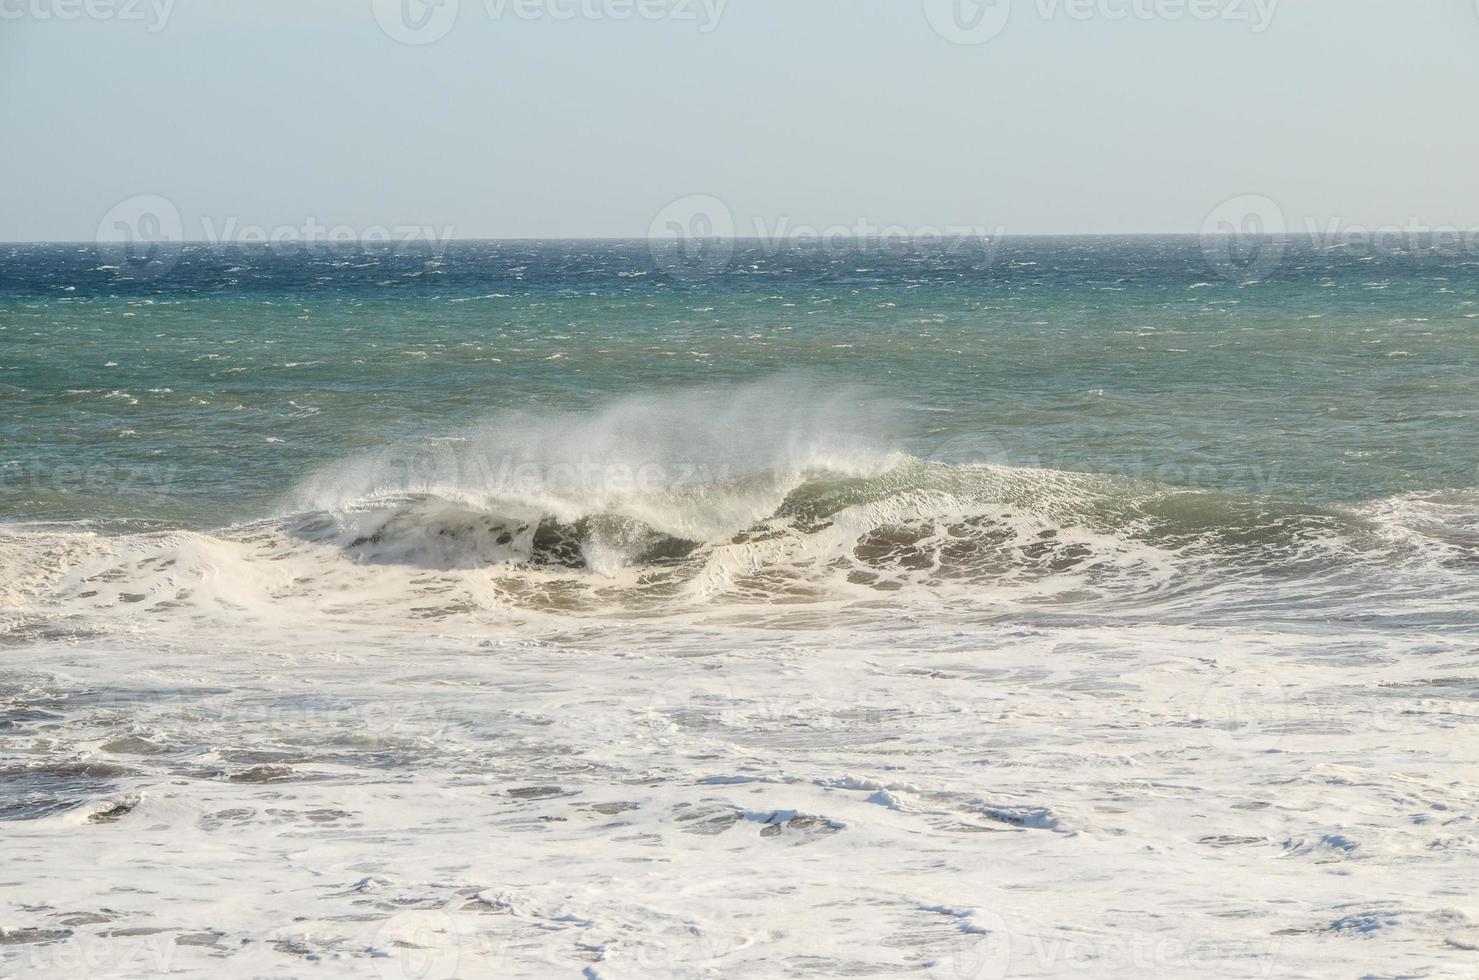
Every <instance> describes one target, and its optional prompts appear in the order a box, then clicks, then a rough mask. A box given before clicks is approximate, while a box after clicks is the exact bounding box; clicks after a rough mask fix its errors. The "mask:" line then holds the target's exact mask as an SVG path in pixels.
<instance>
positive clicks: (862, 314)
mask: <svg viewBox="0 0 1479 980" xmlns="http://www.w3.org/2000/svg"><path fill="white" fill-rule="evenodd" d="M657 259H658V260H657V261H654V257H653V254H652V253H651V251H650V250H649V249H648V247H647V245H646V244H645V243H610V242H600V243H598V242H551V243H454V244H453V245H451V246H450V247H449V248H448V250H447V251H446V252H445V253H440V254H431V253H428V252H415V251H400V252H397V251H394V250H390V249H385V250H374V249H370V250H367V249H361V248H356V249H345V250H341V251H338V252H329V251H323V250H319V251H316V252H311V253H306V254H305V253H303V252H301V251H293V250H279V251H273V250H270V249H266V248H231V249H224V250H221V249H211V248H207V247H205V246H186V247H184V249H183V250H181V251H179V252H175V253H169V254H167V255H164V256H163V257H162V258H160V259H159V260H157V261H156V262H155V263H153V264H151V265H149V266H144V267H139V266H133V267H130V266H127V265H125V266H122V267H120V266H117V265H116V264H113V263H110V262H109V261H107V257H106V256H100V255H99V254H98V253H97V252H96V250H95V249H92V248H89V247H84V246H8V247H6V251H4V252H0V407H3V409H4V410H3V412H0V630H3V632H0V655H3V656H4V657H6V664H7V666H6V667H5V668H4V670H3V672H0V681H3V683H0V709H3V716H0V717H3V721H0V724H3V726H4V727H3V729H0V732H3V735H4V741H3V743H0V744H3V746H4V748H3V750H0V751H3V752H4V761H3V766H4V776H5V779H4V783H3V787H0V825H3V826H5V827H7V828H8V830H7V836H8V837H11V838H12V839H14V840H16V841H18V842H19V841H24V842H25V847H26V855H25V856H24V857H19V858H17V859H16V860H15V861H14V862H12V867H13V873H12V874H11V875H10V876H9V878H10V879H11V880H10V881H9V882H7V883H5V884H3V885H0V901H3V902H4V903H5V905H4V909H5V912H4V919H3V920H0V925H3V926H4V928H5V929H6V930H7V931H6V932H3V933H0V956H6V957H11V958H13V959H14V962H15V963H17V964H19V966H18V968H26V969H29V970H34V971H37V972H50V973H55V974H57V975H62V974H68V975H76V972H75V970H76V968H77V966H78V964H79V963H90V964H92V967H91V969H93V971H94V972H101V973H105V974H108V975H116V974H120V973H122V974H130V975H132V974H139V975H142V974H144V973H152V972H157V970H158V969H161V968H176V969H195V968H199V967H200V965H201V964H203V963H210V964H212V966H211V968H212V969H218V970H219V969H225V970H227V971H229V972H233V973H240V974H242V975H260V974H263V973H294V972H300V971H302V970H304V969H307V968H308V965H309V963H312V964H316V966H315V968H320V969H332V970H341V969H342V970H343V971H344V972H355V971H357V970H363V969H365V968H366V967H367V966H369V967H374V968H379V969H381V971H382V973H385V972H386V971H390V973H389V975H395V976H429V975H453V974H456V975H478V974H481V973H497V974H500V975H532V976H542V975H551V974H560V973H562V972H563V973H567V974H570V975H578V974H579V973H580V971H582V970H585V971H588V973H589V974H590V975H597V976H652V975H674V976H693V975H705V974H713V975H724V976H733V975H755V976H774V975H778V974H795V975H809V974H828V975H845V976H853V975H860V974H865V973H873V974H876V975H899V974H904V973H918V974H920V975H938V976H982V977H984V976H1007V975H1024V976H1032V975H1063V974H1066V973H1072V972H1075V970H1078V969H1081V968H1082V967H1083V964H1084V963H1092V964H1095V966H1094V972H1095V973H1096V975H1111V974H1123V975H1143V973H1144V971H1145V970H1146V969H1156V970H1158V971H1159V972H1162V973H1166V974H1177V973H1189V972H1198V973H1202V974H1212V975H1227V976H1246V975H1249V974H1250V973H1263V974H1266V975H1326V973H1325V971H1327V970H1329V969H1331V967H1332V964H1339V965H1341V966H1348V967H1349V968H1350V969H1353V970H1354V969H1359V970H1361V971H1363V972H1368V973H1370V972H1380V971H1379V970H1376V969H1374V967H1378V966H1380V965H1381V964H1383V963H1388V962H1389V963H1391V964H1397V963H1402V964H1404V968H1406V967H1414V964H1416V965H1417V966H1420V967H1421V968H1422V969H1427V970H1428V971H1429V972H1433V973H1434V975H1437V973H1441V972H1442V971H1453V970H1458V971H1460V972H1461V971H1462V970H1463V969H1466V968H1467V967H1466V965H1465V964H1467V965H1468V966H1473V965H1474V963H1473V961H1472V957H1473V955H1474V954H1473V953H1472V949H1473V948H1474V946H1475V945H1476V944H1479V927H1476V926H1474V925H1473V924H1472V923H1471V916H1472V917H1479V907H1470V904H1471V903H1470V898H1469V896H1470V895H1472V893H1473V888H1472V887H1471V886H1472V885H1473V884H1474V879H1475V877H1476V875H1475V869H1474V864H1473V857H1472V850H1473V834H1474V830H1473V827H1472V826H1471V824H1472V822H1473V817H1472V813H1473V811H1474V806H1473V804H1474V803H1475V799H1474V796H1475V794H1474V793H1473V792H1472V788H1471V787H1468V786H1466V785H1465V784H1463V783H1461V782H1458V781H1456V780H1457V779H1458V776H1457V773H1458V772H1459V771H1460V769H1461V767H1464V766H1468V765H1472V763H1473V761H1474V760H1473V757H1472V756H1473V753H1472V752H1471V751H1470V750H1469V748H1468V746H1469V745H1470V744H1472V741H1473V740H1472V738H1469V737H1468V736H1469V728H1468V725H1469V723H1470V721H1471V719H1472V718H1473V717H1474V712H1473V711H1472V710H1470V709H1471V707H1472V705H1473V704H1474V703H1475V700H1474V699H1475V697H1476V695H1479V674H1476V671H1475V666H1474V634H1475V627H1476V626H1479V614H1476V612H1475V610H1476V609H1479V603H1476V599H1479V579H1476V573H1479V442H1476V440H1475V439H1474V433H1475V420H1476V412H1479V385H1476V383H1475V382H1476V372H1479V340H1476V339H1475V338H1476V331H1479V326H1476V324H1479V285H1476V279H1475V272H1476V268H1479V263H1476V262H1475V261H1474V260H1473V259H1472V258H1471V257H1469V256H1468V255H1466V254H1454V253H1452V252H1450V251H1445V250H1444V249H1442V248H1440V247H1434V246H1430V245H1424V244H1423V243H1421V242H1414V243H1410V244H1409V246H1408V247H1406V248H1403V249H1396V250H1393V249H1386V250H1384V251H1381V252H1373V251H1370V250H1363V249H1361V248H1358V247H1349V246H1344V247H1327V246H1322V245H1318V244H1315V243H1309V242H1291V243H1289V244H1288V246H1287V248H1286V249H1285V251H1284V255H1283V260H1282V262H1281V263H1279V264H1277V265H1276V266H1273V267H1272V268H1268V269H1262V268H1261V269H1260V270H1259V272H1260V274H1259V275H1258V276H1257V277H1253V276H1251V275H1250V276H1242V277H1239V276H1233V277H1227V276H1224V275H1220V274H1219V268H1218V267H1217V263H1209V262H1208V260H1207V257H1206V256H1205V255H1204V253H1203V251H1202V249H1201V247H1200V244H1199V243H1198V242H1197V241H1196V240H1194V239H1165V240H1158V239H1125V240H1111V239H1040V240H1033V239H1021V240H1007V241H1006V242H1004V243H1001V244H1000V246H999V247H993V250H992V251H991V252H989V253H988V254H986V255H983V254H982V253H981V252H980V251H979V250H974V251H973V250H971V249H969V248H965V249H963V248H960V247H955V246H952V245H950V244H949V243H935V244H932V245H918V246H916V245H905V244H900V243H893V244H891V245H880V244H868V243H860V244H855V245H853V246H850V247H848V248H845V249H843V248H836V247H831V248H828V247H823V246H820V245H818V246H814V247H807V248H799V247H790V248H784V249H774V248H768V247H766V246H764V245H763V244H761V243H739V244H738V245H737V246H736V248H735V250H734V252H733V254H732V255H731V256H730V257H729V258H728V261H727V262H726V263H725V264H724V265H722V266H711V267H700V268H696V269H695V268H683V269H675V268H674V266H673V265H672V264H671V263H669V262H667V261H665V260H664V257H663V256H662V254H661V253H659V255H658V256H657ZM987 259H989V261H987ZM1222 271H1225V270H1222ZM98 861H103V862H105V865H104V866H105V867H106V868H108V869H111V870H108V871H106V872H97V871H95V870H88V869H93V868H95V867H96V866H97V862H98ZM232 868H234V869H238V870H228V869H232ZM225 880H232V881H236V882H237V884H236V885H233V886H231V887H230V888H229V889H225V891H227V892H231V894H229V895H228V894H224V893H223V886H222V884H221V883H222V882H223V881H225ZM1209 880H1217V881H1219V882H1222V883H1223V885H1221V886H1219V888H1218V889H1217V890H1216V892H1215V893H1214V892H1211V891H1208V890H1207V882H1208V881H1209ZM1378 896H1379V897H1378ZM417 970H420V971H422V972H419V973H418V972H415V971H417ZM1435 971H1436V972H1435ZM1456 975H1457V974H1456Z"/></svg>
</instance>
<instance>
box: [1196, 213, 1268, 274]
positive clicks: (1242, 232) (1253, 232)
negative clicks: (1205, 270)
mask: <svg viewBox="0 0 1479 980" xmlns="http://www.w3.org/2000/svg"><path fill="white" fill-rule="evenodd" d="M1286 230H1287V225H1286V224H1285V221H1284V211H1283V209H1282V208H1280V207H1279V205H1278V204H1277V203H1275V202H1274V201H1272V200H1270V199H1269V198H1266V197H1263V196H1262V195H1259V194H1244V195H1242V196H1241V197H1234V198H1231V199H1229V200H1227V201H1224V202H1222V204H1220V205H1218V206H1217V208H1216V209H1214V210H1213V211H1212V213H1211V214H1209V215H1207V220H1206V221H1204V222H1202V234H1201V241H1202V255H1203V256H1205V257H1206V259H1207V264H1208V265H1209V266H1210V267H1211V268H1212V271H1213V272H1215V273H1217V275H1219V276H1222V277H1223V278H1224V279H1229V280H1232V281H1234V282H1246V281H1249V280H1255V279H1262V278H1263V277H1264V276H1266V275H1268V274H1269V273H1270V272H1272V271H1273V270H1274V269H1275V268H1277V267H1278V265H1279V263H1280V262H1282V261H1283V260H1284V249H1285V247H1286V246H1287V242H1286V241H1285V238H1284V232H1285V231H1286Z"/></svg>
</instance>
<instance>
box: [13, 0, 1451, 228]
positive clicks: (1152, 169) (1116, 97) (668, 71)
mask: <svg viewBox="0 0 1479 980" xmlns="http://www.w3.org/2000/svg"><path fill="white" fill-rule="evenodd" d="M59 2H60V3H69V2H70V3H79V4H80V3H81V2H82V0H0V8H3V9H4V10H5V12H6V17H5V19H3V20H0V85H3V90H4V97H3V98H0V134H3V136H0V138H3V153H0V239H5V240H12V241H14V240H33V239H54V240H85V239H91V238H92V237H93V236H94V234H95V233H96V229H97V225H98V222H99V220H100V219H101V218H102V216H103V215H104V214H106V213H107V212H108V211H109V209H110V208H113V207H114V206H115V205H117V204H118V203H119V202H120V201H121V200H124V199H126V198H128V197H130V196H131V195H138V194H157V195H162V196H163V197H165V198H167V199H168V200H170V201H172V202H174V204H175V205H176V206H177V207H178V209H179V211H180V213H181V215H182V221H183V223H184V226H185V228H186V231H187V236H186V237H192V238H195V237H200V236H199V234H198V231H199V229H200V227H201V222H202V221H203V220H210V221H213V222H216V223H217V226H218V227H219V226H220V225H221V224H223V223H225V222H228V221H230V220H233V219H234V220H235V221H237V222H239V223H242V224H256V225H260V226H263V227H268V228H270V227H273V226H277V225H288V226H300V225H302V224H303V223H304V222H305V221H306V220H308V219H310V218H312V219H315V220H316V221H318V222H322V223H325V224H329V225H334V224H345V225H349V226H354V227H364V226H369V225H387V226H389V225H412V224H415V225H420V224H425V225H431V226H437V227H439V228H440V227H444V226H446V227H451V228H452V229H453V230H454V232H455V234H456V235H457V236H459V237H555V236H640V235H643V234H645V233H646V232H647V229H648V227H649V224H650V223H651V222H652V220H653V217H654V215H656V214H657V213H658V212H659V211H661V210H662V209H663V208H664V206H665V205H667V204H668V203H669V202H671V201H672V200H673V199H675V198H677V197H680V196H682V195H685V194H707V195H713V196H715V197H717V198H719V199H721V200H723V201H724V202H726V204H727V205H728V206H729V207H730V208H731V209H732V210H733V212H734V215H735V221H736V225H737V228H738V229H739V230H740V232H741V233H745V232H748V231H751V230H753V227H754V226H753V222H754V220H755V219H756V218H757V217H758V218H759V219H760V220H761V221H763V222H766V223H767V226H768V227H774V226H775V224H776V223H777V222H779V221H780V220H782V219H784V220H787V221H789V222H791V224H792V225H793V226H794V225H797V224H809V225H813V226H816V227H826V226H830V225H839V224H840V225H852V224H854V223H855V222H856V221H857V220H858V219H859V218H862V219H866V220H867V221H869V222H873V223H876V224H877V225H880V226H882V225H889V224H898V225H901V226H904V227H906V228H913V227H919V226H928V225H940V226H944V225H952V224H966V223H973V224H980V225H983V226H989V227H1004V228H1005V229H1007V230H1008V231H1009V233H1013V234H1027V233H1058V232H1159V231H1184V232H1195V231H1198V230H1199V228H1200V227H1201V226H1202V223H1203V221H1204V219H1205V218H1206V216H1207V215H1208V213H1209V212H1211V211H1212V210H1213V209H1214V208H1216V206H1217V205H1218V204H1219V203H1220V202H1222V201H1224V200H1226V199H1227V198H1230V197H1233V196H1235V195H1240V194H1259V195H1264V196H1267V197H1269V198H1271V199H1273V200H1275V201H1277V202H1278V203H1279V205H1280V207H1282V209H1283V210H1284V211H1285V213H1286V214H1288V216H1289V220H1290V223H1291V224H1292V225H1295V226H1299V225H1301V224H1302V223H1303V222H1304V220H1305V219H1306V217H1308V218H1309V219H1311V220H1315V221H1318V222H1320V223H1322V224H1323V223H1325V222H1327V221H1330V220H1339V221H1341V222H1343V223H1359V224H1368V225H1376V224H1382V223H1407V222H1408V221H1409V220H1411V219H1416V220H1417V221H1419V222H1422V223H1427V224H1431V225H1440V224H1453V225H1459V226H1461V227H1466V228H1467V227H1472V226H1476V225H1479V181H1476V180H1475V178H1474V173H1475V165H1476V161H1479V126H1476V125H1475V104H1476V102H1475V100H1476V97H1479V11H1476V4H1475V2H1474V0H1280V2H1278V4H1277V6H1276V7H1275V8H1274V10H1273V15H1272V20H1271V22H1270V23H1269V25H1268V28H1267V30H1265V31H1263V32H1262V33H1256V32H1255V31H1254V29H1253V24H1252V23H1250V22H1248V21H1233V20H1226V19H1216V20H1210V21H1207V20H1194V19H1189V18H1188V19H1183V20H1181V21H1179V22H1171V21H1167V20H1165V19H1150V20H1146V19H1142V18H1141V17H1140V16H1138V15H1136V14H1135V13H1134V12H1133V11H1134V9H1135V8H1134V7H1133V6H1132V5H1133V4H1134V3H1137V2H1138V3H1141V4H1142V5H1145V6H1142V8H1140V9H1145V7H1146V6H1153V5H1154V4H1155V3H1156V2H1158V0H1092V2H1093V3H1094V4H1095V5H1096V9H1095V11H1094V12H1092V14H1091V16H1089V18H1088V19H1085V20H1076V19H1074V18H1072V17H1070V16H1069V15H1068V12H1067V11H1066V10H1063V9H1060V10H1059V11H1058V13H1057V14H1056V15H1055V16H1046V15H1045V13H1044V10H1045V7H1046V5H1050V4H1052V3H1054V2H1055V0H1012V6H1011V9H1010V16H1009V18H1008V20H1007V22H1006V26H1005V29H1004V30H1003V31H1002V32H1001V34H1000V35H999V36H997V37H995V38H994V39H992V40H990V41H988V42H987V43H983V44H978V45H961V44H953V43H951V42H950V41H948V40H946V39H945V38H943V37H942V36H941V35H940V34H939V33H937V32H936V30H935V29H934V28H933V27H932V26H931V21H930V18H929V17H927V16H926V9H925V4H927V3H930V2H933V0H730V2H729V3H728V4H727V6H726V7H725V8H724V10H723V12H722V16H721V17H720V19H719V21H718V23H717V24H716V25H714V26H713V29H712V30H709V31H707V32H705V31H704V30H702V29H701V28H702V18H703V16H704V15H703V14H702V8H699V7H697V6H695V8H694V10H695V11H696V13H697V16H698V17H699V18H700V19H699V20H696V21H694V20H680V19H676V18H672V17H669V18H665V19H660V20H650V19H640V18H638V19H633V20H628V21H616V20H612V19H610V18H609V17H608V18H604V19H585V18H580V17H577V18H576V19H573V20H556V19H553V18H550V17H547V16H546V17H540V18H536V19H525V18H521V17H518V16H515V15H514V14H513V13H511V12H509V11H507V10H505V12H504V15H503V16H502V17H501V18H496V17H493V16H490V15H489V13H488V11H487V8H486V6H485V4H484V2H483V0H461V9H460V11H459V15H458V18H457V20H456V22H455V24H453V25H452V26H451V28H450V30H449V31H448V32H447V33H446V35H445V36H444V37H442V38H441V39H440V40H438V41H436V42H434V43H430V44H424V45H419V46H415V45H407V44H403V43H399V42H397V41H395V40H393V39H392V38H390V37H389V36H387V34H386V32H385V31H384V30H382V28H381V26H380V23H379V22H378V21H377V19H376V17H375V16H374V13H373V12H372V8H371V2H370V0H356V2H342V3H334V2H328V0H311V2H308V0H177V2H176V3H175V5H174V6H173V9H171V10H170V11H169V15H168V17H167V19H166V20H165V21H164V23H163V26H162V28H161V29H158V30H151V27H154V26H157V25H155V24H153V23H152V22H151V21H150V20H147V19H146V20H143V21H139V20H128V19H120V18H119V17H118V16H116V15H115V16H113V17H110V18H106V19H89V18H87V17H85V16H84V17H82V18H80V19H76V20H67V21H62V20H58V19H55V17H52V18H51V19H45V20H43V19H39V18H38V17H37V16H36V11H37V10H41V11H44V12H48V13H55V10H56V7H55V5H56V4H57V3H59ZM111 2H116V3H124V2H128V3H132V2H134V0H111ZM150 2H153V3H159V2H162V0H143V2H141V3H140V6H139V8H138V10H139V11H140V12H141V13H143V14H145V15H146V16H147V17H153V16H154V15H153V14H149V13H148V10H149V8H148V6H147V4H148V3H150ZM495 2H496V0H495ZM510 2H514V0H510ZM603 2H604V4H605V9H610V3H611V2H614V0H568V4H569V7H570V8H578V7H579V5H580V4H581V3H585V4H592V3H595V4H601V3H603ZM711 2H713V0H711ZM1062 2H1064V3H1067V2H1070V0H1062ZM1159 2H1165V0H1159ZM1193 2H1196V0H1193ZM1217 2H1218V0H1213V3H1214V5H1215V4H1216V3H1217ZM1220 2H1221V3H1222V4H1223V5H1228V4H1232V3H1238V2H1242V0H1220ZM1264 2H1265V3H1267V2H1270V0H1264ZM1247 7H1248V8H1249V13H1250V15H1251V16H1252V17H1254V18H1255V19H1256V17H1257V13H1256V9H1255V8H1254V7H1253V0H1247ZM1117 10H1118V11H1128V12H1129V14H1128V15H1127V16H1125V17H1123V18H1122V19H1120V20H1111V19H1108V18H1107V17H1106V16H1104V15H1103V14H1104V12H1106V11H1108V12H1114V11H1117ZM17 14H18V15H19V16H17Z"/></svg>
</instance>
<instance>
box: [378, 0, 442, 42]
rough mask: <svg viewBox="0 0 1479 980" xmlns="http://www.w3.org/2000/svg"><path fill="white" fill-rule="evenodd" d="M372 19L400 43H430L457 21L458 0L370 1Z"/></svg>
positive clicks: (439, 37) (388, 35) (438, 38)
mask: <svg viewBox="0 0 1479 980" xmlns="http://www.w3.org/2000/svg"><path fill="white" fill-rule="evenodd" d="M370 2H371V4H372V5H373V7H374V10H375V22H376V23H377V24H379V25H380V29H381V30H382V31H384V32H385V36H386V37H388V38H390V39H391V40H392V41H399V42H400V43H401V44H432V43H433V42H436V41H440V40H441V39H442V38H444V37H446V36H447V32H448V31H450V30H452V25H453V24H455V23H457V12H458V0H370Z"/></svg>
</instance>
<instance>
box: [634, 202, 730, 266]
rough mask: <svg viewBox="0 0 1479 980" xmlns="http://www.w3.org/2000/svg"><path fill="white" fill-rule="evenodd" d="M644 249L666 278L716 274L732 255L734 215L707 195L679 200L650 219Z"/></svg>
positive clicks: (723, 204) (725, 205)
mask: <svg viewBox="0 0 1479 980" xmlns="http://www.w3.org/2000/svg"><path fill="white" fill-rule="evenodd" d="M647 247H648V250H649V251H650V252H651V253H652V261H653V262H654V263H655V264H656V265H657V268H658V269H659V270H661V271H663V272H665V273H667V274H668V275H670V276H675V277H677V278H682V279H690V278H692V279H702V278H708V277H710V276H715V275H718V274H719V273H721V272H723V271H724V268H725V267H726V266H727V265H728V264H729V260H730V258H731V257H732V256H733V255H734V214H733V213H732V212H731V211H730V210H729V205H727V204H725V203H724V202H723V201H721V200H719V199H718V198H717V197H713V196H712V195H709V194H690V195H688V196H687V197H680V198H679V199H678V200H676V201H674V202H673V203H672V204H669V205H668V206H667V207H665V208H663V209H662V210H661V211H659V212H658V213H657V216H656V217H655V218H653V219H652V224H651V225H649V226H648V228H647Z"/></svg>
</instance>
